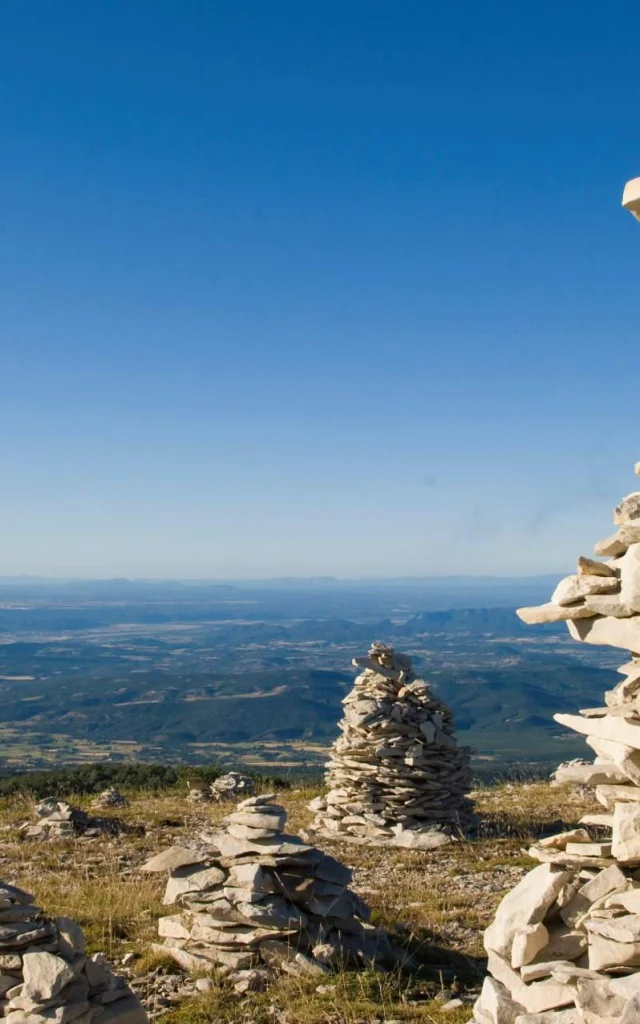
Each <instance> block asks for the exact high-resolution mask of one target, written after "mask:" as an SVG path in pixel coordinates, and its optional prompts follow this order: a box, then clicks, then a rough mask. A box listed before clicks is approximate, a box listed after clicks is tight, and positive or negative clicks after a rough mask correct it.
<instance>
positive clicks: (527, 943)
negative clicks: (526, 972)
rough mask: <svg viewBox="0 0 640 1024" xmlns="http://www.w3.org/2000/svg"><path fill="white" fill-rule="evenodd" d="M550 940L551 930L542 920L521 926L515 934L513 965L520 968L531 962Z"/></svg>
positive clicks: (512, 952)
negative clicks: (549, 930)
mask: <svg viewBox="0 0 640 1024" xmlns="http://www.w3.org/2000/svg"><path fill="white" fill-rule="evenodd" d="M548 942H549V932H548V931H547V929H546V928H545V926H544V925H543V924H542V922H541V921H540V922H539V923H538V924H527V925H524V926H523V927H522V928H519V929H518V931H517V932H516V933H515V935H514V936H513V945H512V946H511V966H512V967H513V968H518V967H523V966H524V965H525V964H530V963H531V961H532V960H534V959H535V957H536V956H537V955H538V953H539V952H540V950H541V949H544V947H545V946H546V945H547V944H548Z"/></svg>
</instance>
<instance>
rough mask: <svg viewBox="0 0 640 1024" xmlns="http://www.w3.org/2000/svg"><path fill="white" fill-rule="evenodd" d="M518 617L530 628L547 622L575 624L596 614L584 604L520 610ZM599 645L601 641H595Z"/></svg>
mask: <svg viewBox="0 0 640 1024" xmlns="http://www.w3.org/2000/svg"><path fill="white" fill-rule="evenodd" d="M516 615H517V616H518V618H519V619H522V621H523V622H525V623H526V624H527V625H528V626H537V625H540V624H542V623H545V622H573V621H574V620H575V619H591V618H593V617H594V616H595V615H596V612H594V611H592V610H591V609H590V608H587V607H586V606H585V605H583V604H579V605H576V604H572V605H559V604H551V603H549V604H541V605H537V606H535V607H532V608H518V609H516ZM593 642H594V643H599V642H600V641H597V640H596V641H593Z"/></svg>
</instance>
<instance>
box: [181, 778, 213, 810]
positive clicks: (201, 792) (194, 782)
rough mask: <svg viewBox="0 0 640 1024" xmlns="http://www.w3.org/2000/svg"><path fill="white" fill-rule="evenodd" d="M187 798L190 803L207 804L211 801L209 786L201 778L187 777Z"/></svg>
mask: <svg viewBox="0 0 640 1024" xmlns="http://www.w3.org/2000/svg"><path fill="white" fill-rule="evenodd" d="M187 790H188V792H187V800H188V801H189V803H190V804H207V803H210V801H211V788H210V786H209V783H208V782H203V780H202V779H189V781H188V782H187Z"/></svg>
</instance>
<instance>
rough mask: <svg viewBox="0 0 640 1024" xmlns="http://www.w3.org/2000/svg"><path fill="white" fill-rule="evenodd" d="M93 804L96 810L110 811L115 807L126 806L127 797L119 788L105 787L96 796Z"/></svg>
mask: <svg viewBox="0 0 640 1024" xmlns="http://www.w3.org/2000/svg"><path fill="white" fill-rule="evenodd" d="M91 806H92V807H93V808H94V810H96V811H108V810H111V809H112V808H114V807H126V806H127V799H126V797H124V796H123V795H122V793H119V792H118V790H117V789H105V790H104V791H103V792H102V793H100V794H99V795H98V796H97V797H96V798H95V800H94V801H93V802H92V804H91Z"/></svg>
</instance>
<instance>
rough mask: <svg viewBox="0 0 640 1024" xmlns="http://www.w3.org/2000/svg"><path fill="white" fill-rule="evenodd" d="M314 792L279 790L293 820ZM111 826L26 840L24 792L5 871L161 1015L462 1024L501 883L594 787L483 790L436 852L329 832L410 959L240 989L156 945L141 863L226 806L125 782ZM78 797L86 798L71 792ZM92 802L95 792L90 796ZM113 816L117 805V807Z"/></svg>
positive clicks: (9, 825)
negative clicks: (473, 815) (386, 967)
mask: <svg viewBox="0 0 640 1024" xmlns="http://www.w3.org/2000/svg"><path fill="white" fill-rule="evenodd" d="M317 794H318V791H311V790H304V791H302V790H297V791H296V790H292V791H286V790H285V791H283V792H282V793H280V794H279V797H278V799H279V800H280V802H281V803H283V804H285V806H286V807H287V810H288V811H289V824H288V830H289V831H291V832H295V831H297V830H299V829H301V828H304V827H305V825H307V824H308V822H309V821H310V819H311V817H312V815H311V813H310V812H309V811H308V810H307V807H306V805H307V803H308V801H309V800H310V799H311V798H312V797H313V796H316V795H317ZM126 795H127V797H128V799H129V803H128V806H127V807H125V808H118V810H117V814H118V817H119V818H120V819H122V820H123V821H124V822H125V823H127V824H129V825H131V826H133V825H136V826H144V834H140V833H141V831H142V830H141V829H140V828H135V829H131V830H130V831H126V832H122V833H120V834H117V835H108V834H107V835H101V836H99V837H93V838H90V837H89V838H87V837H80V838H75V839H47V840H29V839H27V838H24V835H23V833H21V831H20V826H21V825H22V824H24V822H25V821H27V820H33V818H34V806H35V804H34V803H32V802H30V801H28V800H25V799H22V798H21V799H13V800H5V801H4V802H2V803H0V829H1V831H0V869H1V870H0V878H3V879H5V880H7V881H10V882H14V883H16V884H18V885H20V886H22V887H24V888H26V889H29V890H30V891H32V892H34V893H35V894H36V896H37V901H38V903H39V904H40V905H41V906H42V907H43V908H44V909H45V910H46V911H47V912H48V913H50V914H52V915H55V914H65V915H68V916H71V917H73V918H75V919H76V920H77V921H78V923H79V924H81V925H82V927H83V928H84V929H85V932H86V935H87V939H88V943H89V949H90V951H91V952H97V951H101V952H104V953H105V954H106V956H107V957H108V958H109V959H110V961H111V962H112V963H113V965H114V966H115V967H116V969H117V970H119V971H120V972H121V973H124V974H126V975H127V976H128V978H129V979H130V981H131V984H132V986H133V987H134V988H135V989H136V991H137V992H138V993H139V995H140V996H141V998H142V999H143V1001H144V1003H145V1005H146V1006H147V1009H148V1011H149V1013H150V1016H151V1017H152V1019H159V1020H162V1022H163V1024H187V1022H192V1021H193V1022H195V1024H200V1022H202V1024H205V1022H206V1024H218V1022H219V1024H232V1022H233V1024H374V1022H386V1024H391V1022H393V1021H398V1022H399V1021H403V1022H404V1021H417V1020H420V1021H429V1022H431V1024H444V1022H449V1024H463V1022H465V1021H468V1020H469V1019H470V1017H471V1003H472V1001H473V998H474V997H475V994H476V993H477V992H478V990H479V988H480V985H481V982H482V977H483V974H484V970H485V960H484V957H483V949H482V932H483V930H484V928H485V927H486V926H487V925H488V924H489V923H490V920H491V918H492V916H493V913H494V911H495V908H496V906H497V904H498V902H499V901H500V899H501V897H502V896H503V895H504V893H505V892H506V891H508V890H509V889H510V888H512V886H513V885H514V884H515V883H516V882H517V881H518V880H519V879H520V878H521V877H522V875H523V874H524V873H525V871H526V870H527V869H528V868H530V867H532V866H533V863H534V862H533V861H531V860H530V858H529V857H527V856H526V854H525V853H523V850H525V849H526V848H527V846H528V845H529V843H530V840H531V839H533V838H536V837H539V836H541V835H544V834H548V833H551V832H554V831H558V830H559V829H561V828H562V827H564V826H571V825H574V824H575V823H576V822H577V821H578V819H579V818H580V816H581V815H582V814H584V813H586V812H587V811H589V810H595V809H596V808H598V805H597V804H596V803H595V801H594V799H593V797H592V795H591V793H590V791H585V792H582V793H581V792H577V791H575V790H572V789H562V788H560V789H553V788H551V787H550V786H549V785H548V783H530V784H522V783H519V784H511V785H502V786H499V787H495V788H483V789H480V790H477V791H476V792H475V793H474V794H473V796H474V797H475V799H476V802H477V807H478V810H479V811H480V813H481V815H482V825H481V832H480V837H479V838H478V839H475V840H472V841H462V842H458V843H455V844H453V845H451V846H447V847H444V848H441V849H438V850H432V851H428V852H412V851H409V850H400V849H393V850H386V849H384V850H381V849H379V848H373V849H368V848H367V847H363V846H353V845H351V844H349V845H346V844H344V843H340V842H333V841H330V840H323V841H322V843H321V844H319V845H321V846H322V847H323V849H326V850H327V852H330V853H332V854H333V855H334V856H337V857H339V858H340V859H341V860H343V861H344V862H345V863H346V864H348V865H350V866H351V867H353V868H354V869H355V878H354V884H353V888H354V889H356V891H357V892H359V893H360V894H361V895H362V896H363V897H364V898H365V899H366V900H367V902H368V903H369V904H370V905H371V907H372V908H373V910H374V920H375V921H376V922H379V923H383V924H384V925H385V926H386V927H387V928H388V929H389V931H390V932H391V933H392V935H393V938H394V941H395V942H396V943H397V944H400V945H402V946H404V948H405V949H406V950H407V952H408V953H409V954H410V955H411V957H412V960H413V964H414V966H413V967H412V968H411V969H410V970H405V971H402V970H398V971H396V972H393V973H392V974H381V973H376V972H375V971H368V972H365V973H362V974H358V973H354V972H344V973H340V974H337V975H335V976H333V977H331V978H328V979H327V980H326V981H324V983H323V984H320V985H319V984H318V980H317V978H316V979H311V978H310V979H301V978H294V977H288V978H286V979H283V980H280V981H278V982H276V983H275V984H274V985H273V986H272V987H271V988H270V989H269V990H268V991H267V992H256V993H251V992H250V993H247V992H236V991H235V987H234V982H233V979H232V978H224V977H219V976H218V977H211V978H198V979H195V978H189V977H188V976H187V975H184V974H181V973H180V972H179V971H178V970H177V968H176V966H175V964H173V963H172V962H171V961H168V960H165V959H164V958H162V957H160V956H158V955H157V954H153V953H151V952H150V948H151V944H152V943H153V942H154V941H155V940H156V936H157V919H158V918H159V917H161V916H162V915H163V914H166V912H167V911H166V908H165V907H163V906H162V903H161V898H162V893H163V891H164V886H165V882H166V879H165V878H164V877H159V876H156V875H144V874H141V873H140V872H139V871H138V867H139V865H141V864H142V863H143V861H144V860H145V859H146V858H148V857H149V856H150V855H151V854H153V853H156V852H158V851H159V850H161V849H164V848H165V847H167V846H170V845H171V844H172V843H174V842H175V841H176V840H178V839H179V838H180V837H185V836H193V835H194V834H196V833H197V832H198V830H199V829H201V828H202V827H203V826H208V825H210V824H211V822H212V821H215V820H217V819H219V818H221V817H223V816H224V814H225V813H228V812H229V810H230V809H231V808H230V807H226V808H225V807H219V806H215V805H211V804H201V805H200V804H199V805H190V804H189V803H187V801H186V791H185V793H177V792H171V793H169V794H166V795H160V796H155V795H151V794H144V793H127V794H126ZM72 802H73V803H76V804H78V803H80V804H82V803H83V802H82V801H81V800H80V801H79V800H75V799H74V800H72ZM84 806H85V807H87V808H88V807H89V801H87V802H86V803H85V804H84ZM114 813H115V812H114Z"/></svg>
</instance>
